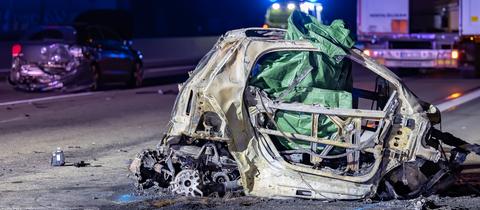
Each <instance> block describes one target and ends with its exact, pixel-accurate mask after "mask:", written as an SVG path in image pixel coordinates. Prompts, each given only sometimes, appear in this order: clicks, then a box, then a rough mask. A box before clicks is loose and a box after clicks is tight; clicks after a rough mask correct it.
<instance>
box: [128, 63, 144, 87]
mask: <svg viewBox="0 0 480 210" xmlns="http://www.w3.org/2000/svg"><path fill="white" fill-rule="evenodd" d="M127 85H128V87H130V88H138V87H141V86H142V85H143V68H142V66H141V65H140V64H139V63H135V65H134V66H133V69H132V72H131V73H130V79H129V81H128V83H127Z"/></svg>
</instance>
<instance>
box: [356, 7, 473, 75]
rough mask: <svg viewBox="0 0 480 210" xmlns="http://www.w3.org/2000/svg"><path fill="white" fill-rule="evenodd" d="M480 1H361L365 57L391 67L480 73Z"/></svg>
mask: <svg viewBox="0 0 480 210" xmlns="http://www.w3.org/2000/svg"><path fill="white" fill-rule="evenodd" d="M479 8H480V1H479V0H422V1H413V0H358V13H357V23H358V28H357V35H358V40H359V43H360V46H362V47H363V48H364V53H365V54H367V55H369V56H371V57H372V58H374V59H376V60H377V61H378V62H380V63H382V64H384V65H385V66H387V67H390V68H408V69H412V68H416V69H445V68H447V69H462V70H476V71H475V72H476V74H477V75H479V74H480V73H479V72H480V64H479V61H480V55H479V54H480V47H479V46H480V44H479V43H480V36H479V35H480V20H479V18H480V9H479Z"/></svg>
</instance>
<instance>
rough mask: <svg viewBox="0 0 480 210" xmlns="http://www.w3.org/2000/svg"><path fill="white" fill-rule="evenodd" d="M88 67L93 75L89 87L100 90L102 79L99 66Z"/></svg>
mask: <svg viewBox="0 0 480 210" xmlns="http://www.w3.org/2000/svg"><path fill="white" fill-rule="evenodd" d="M90 69H91V71H92V75H93V78H92V80H93V83H92V86H91V89H92V90H93V91H96V90H101V89H102V88H103V80H102V73H101V71H100V68H99V67H98V66H97V65H92V66H91V67H90Z"/></svg>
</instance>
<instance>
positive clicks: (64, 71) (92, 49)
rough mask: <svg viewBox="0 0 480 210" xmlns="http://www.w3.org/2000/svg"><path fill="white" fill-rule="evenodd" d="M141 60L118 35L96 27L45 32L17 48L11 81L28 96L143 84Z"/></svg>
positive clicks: (45, 29)
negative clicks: (37, 93) (51, 91)
mask: <svg viewBox="0 0 480 210" xmlns="http://www.w3.org/2000/svg"><path fill="white" fill-rule="evenodd" d="M141 67H142V55H141V53H140V52H139V51H136V50H133V49H132V48H131V46H130V45H129V44H128V43H127V42H126V41H124V40H122V39H121V38H120V37H118V36H117V35H116V33H115V32H113V31H110V30H108V29H107V28H104V27H96V26H77V27H75V28H74V27H70V26H44V27H39V28H36V29H34V30H32V31H31V32H30V33H28V35H27V36H26V37H25V38H24V39H23V41H21V42H19V43H17V44H14V45H13V46H12V69H11V71H10V75H9V77H8V81H9V83H10V84H11V85H13V86H14V87H15V88H18V89H22V90H26V91H48V90H55V89H69V88H73V89H76V88H80V89H81V88H88V87H91V88H92V89H99V88H101V87H102V85H104V84H105V83H107V82H124V83H127V84H128V85H129V86H131V87H135V86H140V85H141V84H142V79H143V72H142V68H141Z"/></svg>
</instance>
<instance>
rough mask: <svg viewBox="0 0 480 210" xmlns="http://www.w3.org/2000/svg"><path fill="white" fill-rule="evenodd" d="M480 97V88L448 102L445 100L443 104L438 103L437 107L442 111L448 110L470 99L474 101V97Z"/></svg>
mask: <svg viewBox="0 0 480 210" xmlns="http://www.w3.org/2000/svg"><path fill="white" fill-rule="evenodd" d="M477 98H480V89H477V90H475V91H472V92H469V93H467V94H465V95H463V96H460V97H458V98H455V99H453V100H449V101H446V102H443V103H441V104H438V105H437V108H438V109H439V110H440V111H441V112H444V111H447V110H449V109H451V108H453V107H456V106H459V105H461V104H464V103H467V102H469V101H472V100H474V99H477Z"/></svg>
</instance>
